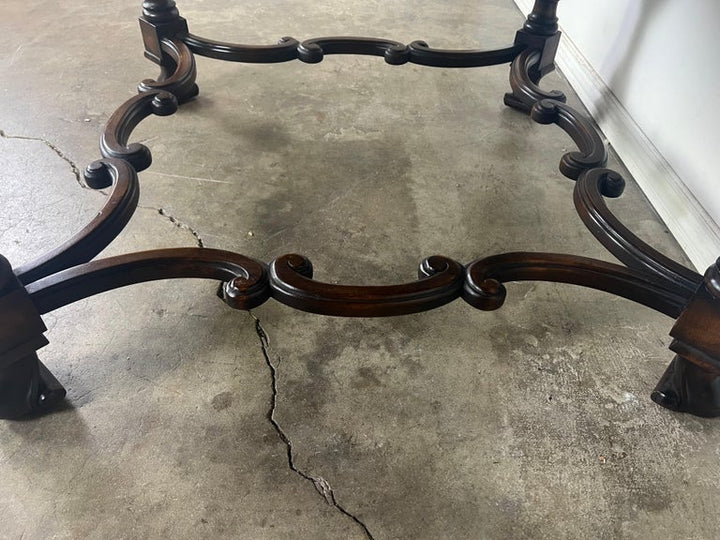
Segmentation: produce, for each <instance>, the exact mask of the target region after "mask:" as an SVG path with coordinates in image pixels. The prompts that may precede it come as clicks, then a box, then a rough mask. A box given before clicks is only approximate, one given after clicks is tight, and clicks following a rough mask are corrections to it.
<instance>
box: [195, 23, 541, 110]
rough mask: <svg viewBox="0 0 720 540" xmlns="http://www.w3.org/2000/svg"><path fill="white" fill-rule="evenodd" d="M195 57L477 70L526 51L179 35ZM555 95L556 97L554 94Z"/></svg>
mask: <svg viewBox="0 0 720 540" xmlns="http://www.w3.org/2000/svg"><path fill="white" fill-rule="evenodd" d="M182 39H183V41H184V42H185V44H186V45H187V46H188V47H189V48H190V50H191V51H192V52H194V53H195V54H199V55H201V56H208V57H210V58H218V59H220V60H230V61H233V62H248V63H263V64H265V63H275V62H288V61H291V60H296V59H299V60H301V61H303V62H306V63H308V64H317V63H318V62H322V60H323V59H324V57H325V55H330V54H360V55H370V56H381V57H383V58H385V61H386V62H387V63H388V64H391V65H401V64H405V63H408V62H410V63H414V64H420V65H424V66H434V67H479V66H491V65H496V64H507V63H509V62H512V61H513V59H514V58H515V57H516V56H517V55H518V54H519V53H520V51H522V50H523V49H524V48H525V45H522V44H516V45H509V46H507V47H503V48H501V49H496V50H488V51H483V50H474V49H467V50H445V49H432V48H430V47H429V46H428V44H427V43H426V42H424V41H413V42H412V43H411V44H410V45H409V46H408V45H404V44H403V43H400V42H397V41H393V40H389V39H380V38H369V37H354V36H333V37H320V38H312V39H307V40H305V41H303V42H302V43H300V42H299V41H298V40H296V39H295V38H292V37H284V38H282V39H281V40H280V41H279V42H278V44H277V45H241V44H235V43H226V42H222V41H214V40H211V39H207V38H203V37H199V36H196V35H193V34H187V35H184V36H182ZM553 96H555V94H553Z"/></svg>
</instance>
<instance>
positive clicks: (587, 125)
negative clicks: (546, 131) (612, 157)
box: [530, 99, 607, 180]
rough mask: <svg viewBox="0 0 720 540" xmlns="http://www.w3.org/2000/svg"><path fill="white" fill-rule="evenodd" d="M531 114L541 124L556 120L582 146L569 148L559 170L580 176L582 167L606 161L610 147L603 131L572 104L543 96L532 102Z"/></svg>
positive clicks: (551, 122)
mask: <svg viewBox="0 0 720 540" xmlns="http://www.w3.org/2000/svg"><path fill="white" fill-rule="evenodd" d="M530 117H531V118H532V119H533V120H535V121H536V122H537V123H539V124H557V125H558V127H560V128H561V129H562V130H563V131H565V132H566V133H567V134H568V135H570V138H572V140H573V142H574V143H575V144H576V145H577V147H578V148H579V149H580V151H579V152H568V153H567V154H565V155H563V157H562V159H561V160H560V172H562V173H563V174H564V175H565V176H567V177H568V178H570V179H572V180H577V179H578V178H579V177H580V174H581V173H582V172H583V171H585V170H587V169H594V168H595V167H602V166H604V165H605V163H607V150H606V149H605V143H604V142H603V140H602V138H601V137H600V134H599V133H598V132H597V130H596V129H595V126H593V124H592V122H591V121H590V119H588V118H587V117H586V116H584V115H583V114H580V113H579V112H578V111H576V110H575V109H573V108H572V107H569V106H567V105H565V104H564V103H561V102H559V101H554V100H550V99H543V100H541V101H538V102H537V103H536V104H535V105H533V108H532V110H531V111H530Z"/></svg>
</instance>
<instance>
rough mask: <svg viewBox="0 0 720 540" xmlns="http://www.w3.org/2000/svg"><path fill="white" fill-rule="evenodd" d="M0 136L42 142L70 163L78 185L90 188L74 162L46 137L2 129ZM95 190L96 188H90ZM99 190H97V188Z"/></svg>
mask: <svg viewBox="0 0 720 540" xmlns="http://www.w3.org/2000/svg"><path fill="white" fill-rule="evenodd" d="M0 137H2V138H3V139H17V140H20V141H37V142H41V143H43V144H44V145H45V146H47V147H48V148H49V149H50V150H52V151H53V152H55V154H57V155H58V157H60V159H62V160H63V161H65V162H66V163H67V164H68V165H70V170H72V173H73V175H75V180H77V183H78V184H79V185H80V187H81V188H83V189H91V188H90V187H89V186H87V185H86V184H85V182H84V181H83V179H82V174H80V169H79V168H78V166H77V165H76V164H75V162H74V161H73V160H72V159H70V158H69V157H67V156H66V155H65V153H64V152H63V151H62V150H60V148H58V147H57V146H55V145H54V144H53V143H51V142H50V141H48V140H47V139H43V138H42V137H28V136H26V135H8V134H7V133H6V132H5V131H4V130H2V129H0ZM92 191H96V190H94V189H93V190H92ZM98 191H99V190H98Z"/></svg>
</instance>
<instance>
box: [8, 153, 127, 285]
mask: <svg viewBox="0 0 720 540" xmlns="http://www.w3.org/2000/svg"><path fill="white" fill-rule="evenodd" d="M88 171H89V172H87V173H86V178H87V179H88V184H89V185H90V187H92V188H95V189H102V188H106V187H108V186H110V185H112V191H111V192H110V196H109V197H108V199H107V201H106V202H105V204H104V205H103V207H102V209H101V210H100V212H99V213H98V214H97V216H95V218H94V219H93V220H92V221H91V222H90V223H88V224H87V225H86V226H85V227H84V228H83V229H82V230H81V231H80V232H78V233H77V234H75V235H74V236H73V237H72V238H71V239H69V240H68V241H67V242H65V243H63V244H62V245H60V246H58V247H57V248H55V249H53V250H52V251H50V252H48V253H46V254H44V255H43V256H42V257H40V258H39V259H37V260H35V261H32V262H30V263H28V264H25V265H23V266H20V267H19V268H16V269H15V274H16V275H17V277H18V279H19V280H20V282H21V283H23V284H28V283H30V282H32V281H36V280H38V279H40V278H43V277H45V276H49V275H50V274H54V273H55V272H59V271H60V270H64V269H66V268H70V267H71V266H75V265H76V264H80V263H84V262H87V261H89V260H91V259H92V258H93V257H95V256H96V255H97V254H98V253H100V252H101V251H102V250H103V249H105V247H107V246H108V245H109V244H110V242H112V241H113V239H114V238H115V237H116V236H117V235H118V234H120V231H122V230H123V228H124V227H125V225H127V223H128V221H130V218H131V217H132V215H133V213H134V212H135V208H136V207H137V203H138V197H139V194H140V187H139V185H138V179H137V174H136V173H135V171H134V170H133V168H132V167H131V166H130V165H129V164H128V163H127V162H125V161H122V160H116V159H105V160H100V161H96V162H94V163H93V164H91V165H90V166H89V167H88Z"/></svg>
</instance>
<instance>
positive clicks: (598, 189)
mask: <svg viewBox="0 0 720 540" xmlns="http://www.w3.org/2000/svg"><path fill="white" fill-rule="evenodd" d="M624 187H625V181H624V180H623V178H622V176H620V175H619V174H618V173H617V172H615V171H613V170H611V169H592V170H589V171H587V172H585V173H584V174H583V175H581V176H580V178H579V180H578V182H577V184H575V190H574V193H573V200H574V202H575V208H576V209H577V211H578V214H579V215H580V218H581V219H582V220H583V223H585V226H586V227H587V228H588V229H589V230H590V232H592V234H593V235H594V236H595V238H597V239H598V240H599V241H600V243H601V244H602V245H604V246H605V247H606V248H607V249H608V251H610V252H611V253H612V254H613V255H615V257H617V258H618V260H620V261H622V262H623V263H625V264H626V265H627V266H628V267H630V268H635V269H636V270H642V271H646V272H651V273H653V274H656V275H658V276H660V277H662V278H664V279H667V280H668V281H671V282H672V283H674V284H675V285H676V286H678V287H681V288H682V289H684V290H685V291H687V292H688V293H689V294H692V293H694V292H695V289H697V287H698V285H700V283H702V279H703V277H702V276H701V275H700V274H698V273H696V272H693V271H692V270H690V269H689V268H686V267H685V266H683V265H681V264H679V263H676V262H675V261H673V260H671V259H669V258H668V257H666V256H665V255H663V254H662V253H660V252H658V251H656V250H655V249H653V248H652V247H650V246H649V245H647V244H646V243H645V242H643V241H642V240H640V238H638V237H637V236H635V235H634V234H633V233H632V232H630V230H629V229H628V228H627V227H625V226H624V225H623V224H622V223H620V221H619V220H618V219H617V218H616V217H615V216H614V215H613V214H612V212H611V211H610V209H609V208H608V207H607V205H606V204H605V200H604V198H603V196H605V197H619V196H620V195H621V194H622V192H623V189H624Z"/></svg>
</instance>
